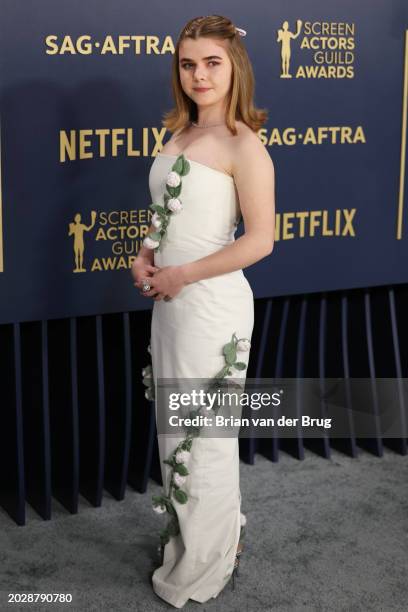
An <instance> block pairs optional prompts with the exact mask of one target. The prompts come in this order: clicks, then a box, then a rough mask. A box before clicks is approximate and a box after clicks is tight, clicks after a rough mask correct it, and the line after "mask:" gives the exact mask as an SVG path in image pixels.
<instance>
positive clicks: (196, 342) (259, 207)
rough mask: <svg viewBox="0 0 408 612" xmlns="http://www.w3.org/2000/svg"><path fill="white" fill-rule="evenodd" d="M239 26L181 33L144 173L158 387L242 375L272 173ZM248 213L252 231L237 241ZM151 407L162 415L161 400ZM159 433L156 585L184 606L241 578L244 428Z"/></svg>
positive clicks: (198, 21)
mask: <svg viewBox="0 0 408 612" xmlns="http://www.w3.org/2000/svg"><path fill="white" fill-rule="evenodd" d="M245 34H246V33H245V31H244V30H242V29H240V28H236V27H235V26H234V24H233V23H232V22H231V21H230V20H229V19H227V18H226V17H222V16H219V15H209V16H206V17H198V18H195V19H192V20H191V21H189V22H188V23H187V24H186V26H185V27H184V28H183V30H182V32H181V34H180V36H179V39H178V41H177V45H176V49H175V54H174V59H173V68H172V87H173V94H174V98H175V108H174V109H172V110H171V111H170V112H168V113H167V114H166V116H165V118H164V120H163V125H164V126H165V127H167V128H168V129H169V131H170V132H172V134H173V135H172V137H171V138H170V140H169V141H168V142H167V143H166V144H165V146H164V148H163V149H162V151H161V152H160V153H158V154H157V156H156V158H155V160H154V162H153V164H152V166H151V170H150V175H149V188H150V192H151V196H152V202H154V203H159V202H160V203H161V204H159V206H157V205H156V206H155V207H154V211H155V212H154V215H153V217H152V226H151V228H150V230H149V233H148V235H147V237H146V238H145V240H144V242H143V246H142V247H141V249H140V252H139V254H138V257H137V258H136V261H135V262H134V264H133V266H132V274H133V278H134V280H135V283H134V284H135V286H136V287H138V288H139V289H140V290H141V292H142V294H143V295H144V296H146V297H147V298H153V299H154V300H155V303H154V305H153V312H152V324H151V343H150V353H151V360H152V364H151V366H149V368H150V370H149V372H150V374H151V380H152V381H153V383H152V384H153V387H152V388H150V390H147V391H150V392H151V393H153V392H154V391H153V389H156V385H157V380H158V379H179V378H180V379H207V380H208V379H211V380H214V381H220V380H221V379H222V378H227V377H229V376H231V377H232V378H233V379H234V380H235V379H236V378H240V379H243V380H245V377H246V371H245V370H246V368H247V365H248V360H249V354H250V341H251V336H252V331H253V323H254V304H253V293H252V290H251V287H250V285H249V283H248V281H247V279H246V278H245V276H244V274H243V272H242V269H243V268H246V267H248V266H250V265H252V264H254V263H256V262H257V261H259V260H261V259H263V258H264V257H266V256H268V255H269V254H270V253H271V252H272V249H273V244H274V230H275V225H274V223H275V176H274V166H273V163H272V160H271V158H270V156H269V154H268V152H267V150H266V149H265V147H264V146H263V145H262V143H261V141H260V139H259V137H258V136H257V131H258V129H259V128H260V127H261V126H262V125H263V124H264V123H265V121H266V120H267V111H266V110H265V109H262V110H261V109H257V108H255V107H254V104H253V95H254V77H253V71H252V67H251V63H250V61H249V58H248V55H247V51H246V49H245V46H244V44H243V36H245ZM241 218H242V219H243V221H244V228H245V233H244V235H243V236H241V237H240V238H238V239H237V240H235V239H234V234H235V230H236V227H237V225H238V223H239V221H240V219H241ZM144 375H145V376H146V378H145V379H144V382H145V384H146V385H148V384H149V376H148V373H146V372H144ZM146 381H147V382H146ZM147 397H151V398H153V397H154V395H147ZM157 404H158V402H156V419H157V417H158V415H159V414H160V413H161V411H164V410H165V409H166V407H165V406H160V405H157ZM158 442H159V452H160V459H161V466H162V477H163V487H164V490H163V495H161V496H156V497H155V498H154V500H153V503H154V509H155V510H156V511H157V512H159V513H160V512H163V513H164V512H167V513H168V523H167V527H166V529H164V531H163V532H162V534H161V541H162V546H161V552H162V555H161V565H160V567H158V568H157V569H156V570H155V571H154V573H153V576H152V584H153V589H154V591H155V593H156V594H157V595H159V596H160V597H161V598H162V599H164V600H165V601H167V602H169V603H170V604H172V605H173V606H174V607H176V608H181V607H183V606H184V604H185V603H186V602H187V601H188V600H189V599H193V600H195V601H197V602H201V603H203V602H206V601H208V600H209V599H211V598H213V597H216V596H217V595H218V594H219V593H220V592H221V591H222V589H223V588H224V586H225V584H226V583H227V582H228V580H229V578H231V576H233V578H235V570H236V568H237V567H238V562H239V555H240V553H241V551H242V548H243V547H242V542H241V541H240V540H241V539H242V535H243V531H244V530H243V525H245V523H246V518H245V515H243V514H242V513H241V511H240V505H241V494H240V488H239V445H238V437H237V436H235V437H204V436H202V437H200V436H199V435H198V436H197V435H196V436H195V437H194V436H190V435H188V436H186V435H184V437H180V436H179V437H173V438H172V437H170V436H169V435H168V434H167V435H160V432H159V435H158ZM232 583H233V581H232Z"/></svg>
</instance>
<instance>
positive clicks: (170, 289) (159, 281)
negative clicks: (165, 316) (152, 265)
mask: <svg viewBox="0 0 408 612" xmlns="http://www.w3.org/2000/svg"><path fill="white" fill-rule="evenodd" d="M148 281H149V284H150V287H151V289H150V291H146V292H144V291H141V294H142V295H144V296H146V297H152V298H153V299H154V300H155V301H159V300H162V299H163V298H164V297H169V298H173V297H174V296H176V295H177V294H178V293H179V292H180V291H181V290H182V289H183V287H184V286H185V285H186V282H185V280H184V275H183V274H182V272H181V266H164V267H163V268H160V270H159V271H158V272H155V273H154V275H153V276H150V277H149V279H148ZM156 294H157V295H156Z"/></svg>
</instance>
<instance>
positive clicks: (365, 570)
mask: <svg viewBox="0 0 408 612" xmlns="http://www.w3.org/2000/svg"><path fill="white" fill-rule="evenodd" d="M160 490H161V489H160V487H158V486H157V485H155V484H154V483H153V482H150V485H149V490H148V492H147V494H145V495H140V494H139V493H135V492H134V491H132V490H131V489H128V490H127V494H126V499H125V500H124V501H122V502H116V501H115V500H113V499H112V498H111V496H110V495H108V494H107V495H105V497H104V502H103V506H102V507H101V508H93V507H91V506H90V505H89V504H88V503H87V502H86V501H85V500H83V499H82V498H81V505H80V512H79V514H77V515H69V514H67V513H66V511H65V510H64V508H62V507H61V506H60V505H59V504H58V503H57V502H55V500H54V501H53V519H52V520H51V521H43V520H42V519H41V518H39V517H38V516H37V515H36V513H35V512H34V511H33V510H32V509H31V508H30V507H28V518H27V525H26V526H25V527H17V525H15V523H13V522H12V520H11V519H10V518H9V517H8V515H6V514H5V513H4V512H2V511H0V551H1V552H0V564H1V565H0V568H1V569H0V610H1V611H3V610H8V609H13V610H30V612H32V611H34V610H35V611H37V610H41V611H42V610H48V611H50V610H52V611H54V610H74V611H75V612H76V611H81V612H82V611H87V610H95V611H96V610H98V611H104V610H106V611H108V610H114V611H115V612H120V611H122V610H133V611H141V612H142V611H143V612H150V611H160V610H175V609H176V608H174V607H173V606H171V605H169V604H167V603H166V602H164V601H162V600H161V599H160V598H159V597H158V596H157V595H155V594H154V592H153V591H152V588H151V584H150V574H151V571H152V569H153V567H154V566H153V559H154V555H155V547H156V545H157V542H158V532H159V529H160V528H161V526H162V525H163V524H164V520H165V517H164V516H163V515H156V514H155V513H154V512H153V511H152V510H151V503H150V499H151V494H152V493H154V492H159V491H160ZM241 492H242V500H243V505H242V510H243V512H245V514H246V515H247V520H248V524H247V535H246V539H245V543H246V548H245V552H244V554H243V556H242V557H241V569H240V576H239V577H238V578H237V580H236V588H235V591H231V583H229V584H227V586H226V588H225V589H224V591H223V592H222V593H221V594H220V595H219V596H218V598H217V599H216V600H213V601H212V602H211V603H208V604H199V603H196V602H193V601H190V602H189V603H188V604H186V606H185V607H184V608H183V610H185V612H192V611H195V612H206V611H207V610H208V611H214V612H215V611H216V612H227V611H228V612H229V611H235V610H238V609H240V610H244V611H247V612H258V611H260V610H268V611H269V610H270V611H274V612H297V611H300V610H301V611H310V612H317V611H322V612H331V611H333V612H334V611H335V612H351V611H352V612H357V611H361V612H370V611H375V612H380V611H381V612H382V611H384V612H385V611H386V612H393V611H395V612H397V611H398V612H402V611H406V610H408V458H407V457H401V456H399V455H397V454H395V453H393V452H392V451H389V450H386V451H385V454H384V456H383V457H382V458H377V457H373V456H372V455H370V454H368V453H366V452H365V451H362V452H361V454H360V456H359V457H358V458H357V459H351V458H349V457H346V456H344V455H342V454H341V453H338V452H336V451H333V454H332V458H331V459H330V460H324V459H322V458H320V457H317V456H315V455H314V454H312V453H311V452H309V451H306V458H305V460H304V461H298V460H296V459H294V458H292V457H290V456H289V455H287V454H285V453H281V455H280V461H279V463H277V464H274V463H271V462H270V461H268V460H266V459H264V458H263V457H261V456H257V459H256V464H255V466H248V465H245V464H244V463H242V462H241ZM10 592H11V593H22V592H26V593H27V592H31V593H38V592H40V593H72V595H73V602H72V603H71V604H65V605H61V604H60V605H56V604H52V603H50V604H44V605H42V606H39V605H36V604H32V603H26V604H19V605H18V604H13V605H12V604H8V603H7V600H8V593H10Z"/></svg>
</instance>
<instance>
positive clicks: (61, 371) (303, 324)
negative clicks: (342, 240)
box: [0, 285, 408, 525]
mask: <svg viewBox="0 0 408 612" xmlns="http://www.w3.org/2000/svg"><path fill="white" fill-rule="evenodd" d="M407 312H408V286H405V285H403V286H396V287H375V288H372V289H353V290H348V291H343V292H327V293H323V294H310V295H300V296H290V297H279V298H273V299H264V300H256V302H255V326H254V332H253V336H252V348H251V354H250V361H249V364H248V370H247V376H248V378H254V379H263V378H268V379H280V378H293V379H296V381H297V382H296V385H297V386H296V394H295V400H294V404H295V405H294V406H293V407H292V408H293V409H294V411H295V413H296V415H297V416H299V415H301V414H302V413H306V414H307V413H308V411H307V410H305V406H304V404H303V402H304V401H305V400H304V396H303V393H302V390H303V385H304V384H305V379H314V380H317V381H320V389H321V391H322V394H321V400H320V405H314V406H313V410H314V412H313V415H312V416H318V417H324V416H325V415H326V414H328V413H327V412H326V411H327V410H328V406H327V404H325V402H326V401H327V398H326V396H325V394H324V392H326V391H327V388H326V387H327V385H328V384H330V381H327V379H331V378H344V379H345V381H346V385H345V395H344V402H343V403H344V406H343V407H342V409H343V410H344V437H341V438H337V437H336V438H333V437H330V430H327V431H326V430H323V431H322V434H321V436H319V437H315V438H307V437H305V438H304V437H303V436H302V432H301V429H299V430H296V429H294V433H293V437H291V438H288V437H281V438H279V437H278V435H277V434H276V431H274V432H273V435H272V436H271V437H270V438H257V437H256V432H255V431H253V432H252V433H253V435H252V437H250V438H241V439H240V456H241V459H242V460H243V461H245V462H247V463H249V464H254V463H255V458H256V455H257V454H260V455H262V456H264V457H266V458H268V459H269V460H270V461H271V462H276V461H278V460H279V454H280V451H283V452H286V453H289V454H290V455H291V456H293V457H294V458H297V459H303V458H304V456H305V452H304V451H305V448H306V449H309V450H310V451H312V452H313V453H315V454H317V455H320V456H321V457H324V458H329V457H330V453H331V449H337V450H339V451H341V452H343V453H346V454H348V455H350V456H352V457H355V456H357V455H358V453H359V452H360V451H361V450H362V449H364V450H365V451H368V452H370V453H373V454H375V455H377V456H379V457H381V456H382V454H383V447H384V446H387V447H389V448H390V449H392V450H394V451H395V452H398V453H400V454H402V455H406V454H407V441H408V430H407V427H408V421H407V404H408V401H407V388H406V385H405V381H404V380H401V379H403V378H404V377H408V343H407V342H406V338H407V337H408V335H407V334H408V323H407V317H406V313H407ZM150 325H151V311H150V310H146V311H142V312H131V313H117V314H112V315H100V316H88V317H78V318H72V319H64V320H53V321H43V322H41V321H40V322H30V323H22V324H14V325H2V326H0V343H1V351H0V365H1V368H0V382H1V389H2V394H1V414H0V419H1V420H0V505H1V506H2V508H3V509H4V510H5V511H6V512H7V513H8V514H9V515H10V517H11V518H12V519H13V520H14V521H15V522H16V523H17V524H18V525H24V524H25V504H26V502H28V503H29V504H30V505H31V506H32V508H34V510H35V511H36V512H37V513H38V514H39V515H40V516H41V517H42V518H44V519H49V518H51V517H52V514H51V511H52V505H51V502H52V498H54V499H56V500H58V502H59V503H60V504H62V506H63V507H64V508H66V510H67V512H71V513H75V512H77V511H78V499H79V494H81V496H82V497H83V498H84V499H85V500H87V501H88V503H89V504H91V505H92V506H99V505H101V503H102V500H103V492H104V490H105V492H108V493H109V494H110V495H111V496H113V497H114V498H115V499H117V500H121V499H123V497H124V496H125V493H126V486H127V485H128V486H130V487H132V488H133V489H135V490H136V491H138V492H140V493H145V492H146V490H147V488H148V483H149V479H150V478H151V479H153V480H155V481H156V482H157V483H158V484H161V470H160V462H159V454H158V448H157V438H156V425H155V416H154V415H155V413H154V403H153V402H151V401H149V400H147V399H146V398H145V396H144V391H145V387H144V385H143V383H142V373H141V372H142V368H143V367H145V366H146V365H148V364H149V363H151V357H150V354H149V353H148V351H147V346H148V344H149V342H150ZM359 378H364V379H367V380H368V385H367V387H366V390H365V391H366V394H365V396H364V401H361V392H360V391H359V388H358V386H357V385H356V384H355V383H354V382H353V379H359ZM381 379H391V380H390V383H389V384H388V383H387V386H385V385H384V384H382V382H381ZM398 379H399V380H398ZM391 401H392V403H393V405H394V406H396V410H394V411H393V413H391V412H390V410H387V405H388V406H389V405H390V402H391ZM244 412H245V411H244ZM391 418H393V419H394V421H395V422H394V427H396V428H397V431H398V432H399V431H400V432H401V436H400V437H398V438H396V437H387V435H386V434H387V431H388V428H389V426H390V423H391ZM367 419H368V422H369V423H370V437H367V436H362V435H361V432H362V431H363V430H364V429H363V428H364V424H366V423H367ZM359 432H360V435H359Z"/></svg>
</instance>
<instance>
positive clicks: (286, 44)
mask: <svg viewBox="0 0 408 612" xmlns="http://www.w3.org/2000/svg"><path fill="white" fill-rule="evenodd" d="M296 23H297V30H296V34H294V33H293V32H291V31H290V30H289V22H288V21H284V22H283V24H282V28H280V29H279V30H278V38H277V39H276V40H277V41H278V42H280V43H281V60H282V73H281V75H280V78H281V79H291V78H292V75H291V74H290V73H289V64H290V56H291V50H290V45H291V41H292V39H295V38H297V37H298V36H299V34H300V32H301V29H302V20H301V19H298V20H297V22H296Z"/></svg>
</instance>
